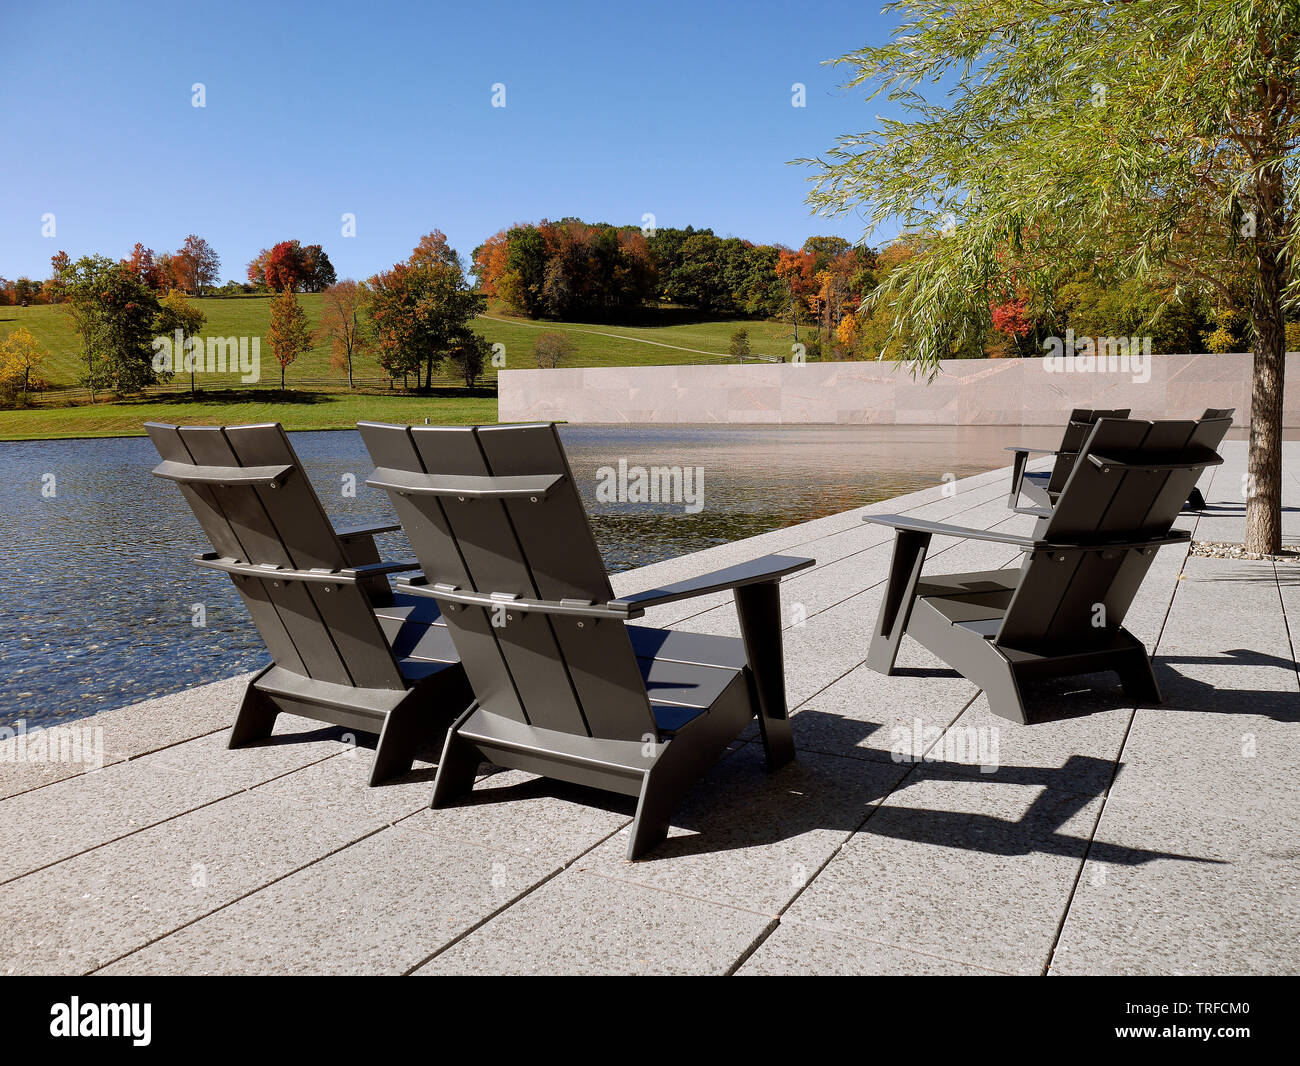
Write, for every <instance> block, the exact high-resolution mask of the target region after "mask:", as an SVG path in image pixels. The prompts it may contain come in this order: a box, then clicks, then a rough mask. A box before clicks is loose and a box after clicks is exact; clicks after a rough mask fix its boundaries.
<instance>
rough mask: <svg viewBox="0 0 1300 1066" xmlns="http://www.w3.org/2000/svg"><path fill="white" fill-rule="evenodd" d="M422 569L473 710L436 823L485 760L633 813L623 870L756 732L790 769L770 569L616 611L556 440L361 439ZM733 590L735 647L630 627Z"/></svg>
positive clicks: (665, 592) (404, 430)
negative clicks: (659, 611)
mask: <svg viewBox="0 0 1300 1066" xmlns="http://www.w3.org/2000/svg"><path fill="white" fill-rule="evenodd" d="M358 428H359V429H360V430H361V437H362V439H363V440H364V441H365V444H366V447H367V448H368V449H369V450H370V457H371V459H373V460H374V462H375V465H376V467H377V469H376V470H375V472H374V474H373V475H372V476H371V478H370V479H369V481H368V484H371V485H375V486H378V487H380V488H382V489H385V490H386V491H387V492H388V494H389V496H390V497H391V498H392V501H393V507H394V508H395V509H396V511H397V515H398V518H399V519H400V520H401V522H402V526H403V528H404V529H405V530H406V533H407V536H408V537H409V538H410V541H411V544H412V546H413V548H414V549H415V552H416V555H417V556H418V557H419V559H420V562H421V563H422V564H423V574H422V575H420V576H419V577H416V578H412V579H410V580H409V581H406V582H403V583H401V585H400V586H399V587H401V588H403V589H404V590H407V591H409V592H412V593H417V594H420V595H424V596H428V597H430V598H431V599H432V600H433V601H434V602H436V603H437V605H438V607H439V608H440V610H441V612H442V614H443V616H444V617H445V618H446V619H447V624H448V628H449V630H450V632H451V636H452V639H453V641H454V642H455V645H456V649H457V651H459V652H460V657H461V661H462V662H463V663H464V665H465V672H466V674H467V675H468V676H469V680H470V684H471V686H472V687H473V690H474V695H475V697H476V702H475V703H474V704H473V706H471V707H470V708H469V709H468V710H467V711H466V712H465V713H464V714H463V715H462V716H461V717H460V718H459V720H457V722H456V723H455V725H453V727H452V729H451V731H450V732H449V733H448V735H447V741H446V746H445V748H444V750H443V754H442V760H441V761H440V762H439V764H438V774H437V778H436V779H435V781H434V786H433V796H432V799H431V805H432V806H434V807H442V806H446V805H448V804H451V803H452V802H454V801H455V800H456V799H457V798H459V797H462V796H464V795H465V794H467V793H468V792H469V791H470V789H471V788H472V787H473V784H474V776H475V772H476V770H477V768H478V766H479V765H480V763H481V762H482V761H484V760H486V761H487V762H490V763H492V764H494V765H496V766H502V767H511V768H515V769H520V770H525V771H528V772H530V773H535V774H541V775H543V776H545V777H550V778H556V779H559V780H563V781H569V782H574V783H578V784H582V785H588V786H592V787H595V788H600V789H605V790H608V791H611V792H617V793H621V794H624V795H630V796H637V797H639V800H638V804H637V810H636V820H635V821H634V823H633V826H632V833H631V839H630V840H629V841H628V848H627V856H628V858H629V859H635V858H637V857H639V856H641V855H642V854H644V853H645V852H646V851H647V850H648V849H649V848H651V847H653V846H654V845H655V844H657V843H658V842H659V841H661V840H663V838H664V837H665V836H666V835H667V833H668V825H669V818H670V816H671V814H672V811H673V808H674V806H675V805H676V802H677V800H678V798H679V797H680V796H681V795H682V794H683V793H684V792H685V791H686V790H687V789H688V788H689V787H690V786H691V785H692V784H693V783H694V781H695V780H696V779H697V778H698V777H699V776H700V775H701V774H703V773H704V772H705V771H706V770H707V769H708V768H709V767H710V766H711V765H712V764H713V763H714V762H715V761H716V760H717V759H718V757H719V756H720V755H721V754H722V752H723V751H724V750H725V748H726V747H727V745H728V744H729V743H731V741H732V740H734V739H735V737H736V736H737V735H738V734H739V733H741V732H742V731H743V730H744V729H745V728H746V726H747V725H748V724H749V722H750V721H751V720H752V719H753V718H754V716H755V715H757V716H758V721H759V727H760V730H761V735H762V740H763V746H764V750H765V752H766V756H767V764H768V767H769V769H775V768H777V767H779V766H781V765H783V764H785V763H786V762H788V761H789V760H790V759H792V758H793V757H794V744H793V739H792V736H791V732H790V722H789V718H788V715H787V712H786V700H785V673H784V665H783V659H782V650H781V613H780V593H779V588H778V583H779V581H780V579H781V578H782V577H784V576H785V575H787V574H792V573H794V572H795V571H798V570H802V569H804V568H805V567H808V566H811V565H813V561H812V560H811V559H796V558H790V557H786V556H779V555H774V556H768V557H766V558H763V559H758V560H755V561H753V562H749V563H743V564H740V565H737V566H732V567H728V568H726V569H724V570H720V571H718V572H716V573H712V574H707V575H705V576H703V577H699V578H695V579H691V580H687V581H681V582H676V583H673V584H670V585H665V586H664V587H662V588H657V589H651V590H649V591H647V592H643V593H640V594H638V595H635V596H622V597H618V598H615V597H614V594H613V590H612V589H611V587H610V583H609V577H608V575H607V573H606V571H605V565H604V563H603V562H602V560H601V557H600V552H599V550H598V549H597V547H596V542H595V539H594V537H593V536H592V532H591V526H590V525H589V523H588V521H587V514H586V511H585V509H584V508H583V505H582V500H581V498H580V497H579V495H578V490H577V488H576V486H575V484H574V481H573V475H572V472H571V471H570V469H569V464H568V459H567V458H566V456H565V453H564V447H563V445H562V444H561V443H560V438H559V435H558V433H557V432H556V429H555V427H554V426H553V425H551V424H534V425H513V426H511V425H506V426H479V427H473V426H449V427H443V426H415V427H411V428H408V427H405V426H392V425H382V424H378V423H369V422H362V423H360V425H359V427H358ZM724 590H732V591H733V592H734V595H735V601H736V606H737V609H738V613H739V616H740V628H741V633H742V634H743V636H742V638H741V639H734V638H727V637H719V636H708V635H701V634H691V633H682V632H676V631H673V632H669V631H661V630H656V629H651V628H648V627H635V626H628V625H627V624H626V623H627V622H628V621H629V620H630V619H634V618H639V617H641V616H642V615H643V614H644V613H645V611H646V610H647V609H648V608H650V607H653V606H656V605H658V604H663V603H671V602H673V601H675V600H680V599H685V598H688V597H693V596H702V595H706V594H708V593H712V592H720V591H724Z"/></svg>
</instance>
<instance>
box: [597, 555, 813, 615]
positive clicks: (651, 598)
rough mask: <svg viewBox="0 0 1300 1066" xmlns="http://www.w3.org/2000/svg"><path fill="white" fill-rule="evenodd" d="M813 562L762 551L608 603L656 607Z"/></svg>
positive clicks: (754, 581)
mask: <svg viewBox="0 0 1300 1066" xmlns="http://www.w3.org/2000/svg"><path fill="white" fill-rule="evenodd" d="M815 564H816V560H815V559H803V558H799V557H798V556H793V555H765V556H763V557H762V558H761V559H752V560H750V561H749V562H746V563H738V564H737V565H735V566H727V567H724V568H723V569H721V570H715V571H713V572H712V573H710V574H701V575H700V576H699V577H691V578H687V579H686V580H685V581H674V582H673V583H672V584H670V585H662V586H660V587H659V588H655V589H647V590H646V591H645V592H637V593H634V594H633V595H631V596H620V597H619V598H618V599H616V600H611V601H610V605H611V606H614V605H615V604H622V605H625V606H628V607H638V608H641V609H646V608H650V607H658V606H659V605H660V604H664V603H673V602H675V601H676V600H685V599H690V598H692V597H694V596H707V595H708V594H709V593H711V592H724V591H726V590H727V589H736V588H740V587H741V586H743V585H757V584H762V583H764V582H769V581H780V580H781V578H783V577H786V576H787V575H789V574H794V573H798V571H800V570H806V569H808V567H810V566H813V565H815Z"/></svg>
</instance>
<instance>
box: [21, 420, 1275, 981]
mask: <svg viewBox="0 0 1300 1066" xmlns="http://www.w3.org/2000/svg"><path fill="white" fill-rule="evenodd" d="M1287 449H1288V455H1287V463H1288V472H1287V475H1286V476H1287V479H1288V480H1287V483H1286V489H1285V496H1286V505H1287V506H1288V507H1289V508H1290V510H1289V511H1288V512H1287V515H1286V522H1287V531H1288V534H1289V537H1290V539H1291V541H1293V542H1294V541H1295V540H1297V539H1300V482H1298V481H1297V479H1296V475H1295V471H1296V470H1297V469H1300V444H1288V445H1287ZM1226 455H1227V460H1228V461H1227V463H1226V464H1225V465H1224V466H1222V467H1220V468H1218V469H1217V470H1215V471H1211V472H1209V473H1207V482H1208V485H1209V491H1208V492H1207V493H1206V495H1207V498H1208V499H1209V500H1210V505H1209V507H1208V509H1207V511H1206V513H1205V515H1204V516H1202V517H1199V518H1194V517H1190V516H1189V517H1188V518H1186V519H1185V520H1184V521H1183V522H1182V523H1180V524H1182V525H1184V526H1187V525H1189V524H1194V525H1195V536H1196V537H1197V538H1198V539H1202V540H1240V538H1241V536H1242V533H1243V518H1242V508H1241V501H1240V497H1241V493H1240V485H1241V482H1242V473H1243V469H1244V462H1245V446H1244V445H1243V444H1241V443H1230V444H1228V445H1226ZM1006 483H1007V475H1006V472H1005V471H995V472H990V473H987V474H982V475H980V476H978V477H972V478H967V479H965V480H964V481H961V482H959V483H958V484H957V486H956V488H957V492H956V494H955V495H951V496H945V495H943V493H942V491H941V490H940V489H939V488H935V489H931V490H926V491H924V492H919V493H914V494H912V495H910V496H905V497H902V498H899V499H895V500H891V501H888V502H886V503H882V504H878V505H875V506H873V507H872V508H869V510H873V511H878V512H883V511H895V510H897V511H905V512H907V513H910V514H914V515H917V516H921V517H924V518H929V519H935V520H941V521H949V522H956V523H961V524H966V525H973V526H978V527H988V528H997V529H1005V530H1013V531H1015V530H1019V529H1020V528H1021V527H1023V526H1026V525H1027V524H1028V523H1029V521H1030V520H1029V519H1027V518H1024V517H1020V516H1009V512H1008V511H1007V509H1006V504H1005V496H1006ZM1203 484H1204V483H1203ZM860 516H861V511H852V512H848V513H845V514H839V515H834V516H831V517H828V518H823V519H819V520H817V521H814V522H809V523H806V524H804V525H800V526H795V527H792V528H789V529H782V530H778V531H775V532H772V533H768V534H765V535H763V536H760V537H755V538H753V539H751V540H747V541H742V542H740V543H736V544H729V545H725V546H721V547H717V548H713V549H710V550H708V551H704V552H700V553H698V554H695V555H690V556H686V557H684V558H679V559H674V560H670V561H668V562H664V563H660V564H657V565H655V566H652V567H648V568H646V569H645V570H642V571H639V572H634V573H629V574H623V575H620V576H619V577H618V579H617V580H616V582H615V587H616V590H617V591H620V592H626V591H631V590H632V589H633V588H640V587H648V586H652V585H654V584H656V583H659V582H662V581H667V580H671V579H675V578H680V577H682V576H685V575H688V574H692V573H696V572H702V571H704V570H707V569H711V568H713V567H716V566H719V565H723V564H726V563H729V562H732V561H733V560H738V559H741V558H744V557H748V556H751V555H755V554H759V553H764V552H775V551H782V552H792V553H800V554H806V555H811V556H815V557H816V559H817V562H818V565H817V567H816V569H813V570H810V571H808V572H806V573H803V574H800V575H798V576H797V577H796V578H794V579H793V580H791V581H789V582H787V583H786V585H785V592H784V602H785V605H786V614H787V619H788V620H789V619H790V618H791V617H792V608H793V607H794V605H802V607H803V608H804V609H805V610H806V613H807V617H806V622H805V623H804V624H803V625H801V626H795V627H792V628H789V629H787V631H786V641H787V663H788V666H787V670H788V676H789V686H790V692H791V706H792V707H793V708H795V718H794V730H795V738H796V741H797V743H798V745H799V748H800V753H799V760H798V763H797V764H796V765H794V766H791V767H787V768H786V769H784V770H782V771H781V772H779V773H778V774H776V775H774V776H772V777H769V776H767V775H766V774H765V773H764V771H763V768H762V759H761V752H760V750H759V745H758V744H757V743H755V742H754V741H753V737H752V734H751V735H749V736H747V737H746V738H742V741H741V742H739V743H737V744H736V745H735V746H733V748H732V749H731V750H730V751H729V752H728V753H727V754H726V755H725V756H724V757H723V759H722V760H720V762H719V763H718V765H717V766H716V767H715V769H714V770H713V771H712V773H711V775H710V776H709V777H708V778H706V779H705V780H704V781H703V782H702V783H701V784H700V785H699V786H698V787H697V789H696V790H695V791H694V792H693V793H692V794H691V795H690V797H689V798H688V799H687V800H686V802H685V803H684V804H683V806H682V807H681V808H680V810H679V812H678V826H677V827H676V828H675V829H674V831H673V834H672V836H671V837H670V839H669V840H668V842H667V843H665V844H664V845H661V846H660V847H659V848H658V849H657V850H656V851H654V852H653V853H652V854H651V855H650V856H649V857H648V858H647V859H646V860H644V861H642V862H638V863H635V864H628V863H626V862H625V861H624V860H623V851H624V847H625V844H626V841H625V840H624V839H623V837H624V834H625V833H626V832H627V830H628V825H629V822H630V818H631V813H632V809H631V806H630V805H629V804H630V801H623V800H622V799H620V798H618V797H613V796H608V795H605V794H601V793H593V792H586V791H583V790H580V789H576V788H568V787H566V786H563V785H559V784H553V783H548V782H545V781H541V780H538V779H535V778H531V777H529V776H527V775H525V774H521V773H516V772H508V773H497V774H495V775H493V776H491V777H490V778H489V779H487V780H485V781H483V782H482V783H481V784H480V786H479V789H478V793H479V795H478V801H477V802H472V803H471V804H470V805H467V806H463V807H459V808H456V809H452V810H443V811H430V810H428V809H427V808H426V804H427V802H428V797H429V789H430V783H431V779H432V772H431V770H430V768H429V767H428V766H427V765H426V766H420V767H417V770H416V771H415V772H414V773H413V774H412V775H411V776H410V777H409V778H407V779H405V780H404V781H403V782H401V783H398V784H394V785H391V786H388V787H384V788H377V789H368V788H366V787H365V780H366V773H367V769H368V764H369V761H370V758H371V753H370V752H369V751H368V750H365V749H364V748H363V749H361V750H356V749H350V748H348V747H346V746H344V745H342V744H340V743H339V741H338V739H337V737H338V732H337V731H335V730H331V729H321V728H320V727H319V726H318V725H317V724H316V723H311V722H306V721H304V720H302V719H295V718H289V717H282V719H281V724H280V727H279V731H278V733H279V735H278V737H277V738H276V739H275V740H273V741H272V742H270V743H268V744H266V745H265V746H261V747H258V748H255V749H248V750H243V751H235V752H231V751H227V750H226V749H225V747H224V743H225V731H226V728H227V727H228V725H229V724H230V722H231V721H232V719H233V716H234V712H235V706H236V701H237V699H238V696H239V693H240V691H241V689H242V687H243V684H244V679H243V678H232V679H230V680H228V681H221V682H218V683H216V684H212V685H206V686H204V687H201V688H196V689H192V690H190V691H188V692H185V693H182V694H178V695H174V696H169V697H166V698H163V699H157V700H151V701H149V702H146V703H141V704H137V705H135V706H132V707H126V708H122V709H119V710H115V711H108V712H106V713H103V714H101V715H98V716H97V717H96V718H94V719H93V720H91V721H89V722H85V723H82V724H90V725H102V726H103V727H104V730H105V738H106V746H107V749H108V750H109V752H110V753H111V754H110V755H109V756H108V758H109V764H108V765H106V766H105V767H104V768H103V769H102V770H100V771H99V772H96V773H81V772H80V768H79V767H77V766H74V765H67V764H64V765H59V766H56V767H53V768H49V767H41V766H36V765H31V764H15V763H13V762H0V797H3V798H0V820H2V821H3V824H4V827H5V836H6V846H5V848H4V850H3V851H2V852H0V912H3V913H4V915H5V918H6V921H5V925H6V930H5V937H4V942H3V943H0V972H9V973H20V972H44V973H49V972H60V973H118V974H134V973H192V972H196V973H197V972H201V973H249V972H257V973H262V972H274V973H299V972H310V973H321V972H323V973H351V972H366V973H393V974H407V973H415V974H453V973H496V972H526V973H538V972H540V973H576V972H600V973H607V972H608V973H629V972H630V973H716V974H730V973H739V974H766V973H789V972H795V973H862V972H871V973H874V972H883V973H962V974H979V973H1007V974H1045V973H1046V974H1079V973H1138V972H1141V973H1201V972H1205V973H1245V972H1251V973H1259V972H1263V973H1283V972H1288V973H1296V972H1300V951H1298V950H1297V940H1298V937H1297V931H1298V930H1300V845H1298V842H1300V833H1298V830H1300V687H1298V685H1297V670H1296V655H1295V637H1294V635H1293V629H1295V628H1300V566H1296V565H1293V564H1279V565H1277V566H1274V565H1273V564H1272V563H1268V562H1238V561H1229V560H1215V559H1207V558H1197V557H1188V556H1187V555H1186V554H1185V552H1183V551H1181V550H1176V549H1172V548H1167V549H1164V550H1162V551H1161V552H1160V554H1159V556H1158V560H1157V562H1156V563H1155V565H1154V567H1153V569H1152V572H1151V574H1150V576H1149V577H1148V579H1147V581H1146V584H1145V585H1144V587H1143V589H1142V593H1141V595H1140V597H1139V600H1138V602H1137V603H1136V605H1135V607H1134V610H1133V612H1132V613H1131V615H1130V618H1129V622H1128V624H1129V627H1130V628H1131V629H1132V630H1133V631H1134V632H1135V633H1136V634H1138V635H1139V636H1140V637H1142V638H1143V639H1144V640H1146V642H1147V643H1148V645H1149V646H1150V647H1151V648H1153V649H1154V650H1155V653H1156V657H1157V663H1158V672H1159V675H1160V680H1161V684H1162V685H1163V687H1164V692H1165V697H1166V702H1165V703H1164V705H1163V706H1161V707H1158V708H1157V707H1139V708H1136V709H1135V708H1134V707H1133V706H1131V705H1130V704H1127V703H1124V702H1123V701H1124V697H1123V695H1122V692H1121V690H1120V689H1119V687H1118V685H1116V684H1112V683H1111V680H1110V679H1109V678H1103V679H1102V680H1101V681H1100V682H1098V683H1097V685H1096V686H1094V688H1093V689H1092V690H1089V689H1088V688H1087V687H1085V686H1084V685H1082V684H1061V685H1058V686H1057V687H1055V688H1053V689H1051V690H1048V691H1047V692H1046V694H1045V695H1043V693H1042V691H1041V690H1040V695H1042V699H1043V702H1040V704H1039V707H1040V710H1041V709H1042V707H1043V706H1044V705H1045V706H1046V707H1047V708H1049V713H1048V715H1047V717H1046V720H1043V721H1040V722H1038V723H1037V724H1034V725H1031V726H1016V725H1013V724H1011V723H1009V722H1004V721H1002V720H1000V719H997V718H995V717H993V716H991V715H990V713H989V711H988V709H987V707H986V705H985V702H984V700H983V698H982V697H981V696H979V695H978V693H977V690H976V689H975V688H974V686H972V685H971V684H969V683H968V682H966V681H964V680H962V679H961V678H960V677H958V676H956V675H955V674H953V673H952V672H951V671H949V670H947V669H946V668H944V667H943V665H942V664H941V663H939V662H938V661H936V660H934V659H931V658H929V657H928V656H927V655H926V654H925V653H924V652H923V651H922V650H921V649H919V648H918V647H917V646H916V645H915V644H910V643H905V646H904V651H903V655H902V658H901V660H900V662H901V665H902V666H903V667H904V668H905V669H904V672H903V674H902V675H901V676H897V677H892V678H886V677H881V676H879V675H877V674H874V673H871V672H870V671H868V670H867V669H866V668H865V667H864V666H863V665H862V664H863V660H864V658H865V655H866V642H867V634H868V631H869V627H870V625H871V623H872V621H873V620H874V617H875V614H876V608H877V603H878V599H879V596H880V594H881V589H882V585H881V582H882V580H883V579H884V577H885V574H886V568H887V565H888V559H889V550H890V540H891V534H890V533H889V532H888V531H886V530H885V529H883V528H880V527H876V526H869V525H866V524H864V523H863V522H862V521H861V520H860ZM1016 558H1017V557H1016V555H1015V554H1014V553H1013V551H1012V550H1011V549H1009V548H1002V547H999V546H997V545H991V544H981V543H977V542H958V541H953V540H941V539H939V538H936V540H935V544H934V550H933V553H932V555H931V560H932V561H931V564H930V566H931V569H932V570H933V571H934V572H942V571H943V570H977V569H984V568H988V567H995V566H1011V565H1014V564H1015V562H1016ZM1288 618H1289V619H1290V626H1289V625H1288ZM650 621H652V622H654V623H657V624H661V625H671V626H680V627H683V628H690V629H695V630H699V631H705V632H715V633H735V632H736V623H735V618H734V611H733V610H732V608H731V605H730V603H729V602H727V601H724V600H722V599H721V598H716V599H715V600H712V601H690V602H684V603H678V604H673V605H670V606H668V607H665V608H662V609H660V610H658V611H657V612H656V613H655V615H654V616H653V617H652V618H651V619H650ZM967 727H974V728H975V729H976V730H993V729H996V730H997V734H996V736H997V739H998V752H997V755H998V768H997V769H996V770H995V771H994V772H992V773H983V772H981V771H980V769H979V767H978V766H975V765H969V764H966V763H963V762H961V761H960V760H959V758H958V757H957V756H956V754H955V752H954V751H950V750H948V749H949V747H950V745H948V746H946V745H947V738H955V737H957V736H958V735H962V736H967V735H969V736H975V737H978V736H980V735H983V736H984V737H985V738H986V739H988V738H990V737H991V736H992V735H993V734H989V733H984V734H979V733H971V734H968V733H967V732H966V730H967ZM900 730H901V733H900V732H899V731H900ZM917 731H919V735H920V736H921V737H922V738H923V741H924V744H925V745H926V746H927V748H928V750H930V751H931V752H932V754H934V755H936V756H937V758H935V760H934V761H928V762H926V761H922V762H907V763H903V762H898V761H895V760H894V758H893V757H891V749H892V748H894V747H895V746H896V745H897V744H898V743H899V737H900V736H906V737H911V736H913V735H915V734H916V733H917ZM945 753H946V756H947V757H946V758H945Z"/></svg>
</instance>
